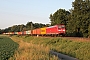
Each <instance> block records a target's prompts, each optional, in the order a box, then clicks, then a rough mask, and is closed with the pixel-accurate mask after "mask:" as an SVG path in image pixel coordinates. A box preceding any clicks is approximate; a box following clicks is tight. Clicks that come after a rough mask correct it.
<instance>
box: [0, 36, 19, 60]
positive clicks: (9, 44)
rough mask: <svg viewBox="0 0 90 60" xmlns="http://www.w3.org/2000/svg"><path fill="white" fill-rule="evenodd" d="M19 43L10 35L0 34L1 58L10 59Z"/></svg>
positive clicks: (1, 59) (0, 59) (3, 59)
mask: <svg viewBox="0 0 90 60" xmlns="http://www.w3.org/2000/svg"><path fill="white" fill-rule="evenodd" d="M17 48H18V44H17V43H16V42H14V41H13V40H11V39H10V38H8V37H4V36H0V60H8V59H9V58H10V57H12V56H13V55H14V52H15V50H16V49H17Z"/></svg>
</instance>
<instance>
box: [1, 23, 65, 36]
mask: <svg viewBox="0 0 90 60" xmlns="http://www.w3.org/2000/svg"><path fill="white" fill-rule="evenodd" d="M65 33H66V29H65V25H64V24H58V25H54V26H50V27H43V28H37V29H33V30H28V31H22V32H8V33H3V34H6V35H34V36H37V35H38V36H39V35H40V36H48V35H49V36H59V35H65Z"/></svg>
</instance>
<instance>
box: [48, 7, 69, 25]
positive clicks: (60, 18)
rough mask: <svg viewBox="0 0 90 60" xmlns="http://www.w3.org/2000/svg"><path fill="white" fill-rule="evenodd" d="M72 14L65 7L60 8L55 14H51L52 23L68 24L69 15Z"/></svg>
mask: <svg viewBox="0 0 90 60" xmlns="http://www.w3.org/2000/svg"><path fill="white" fill-rule="evenodd" d="M69 15H70V12H69V11H66V10H65V9H59V10H57V11H56V12H55V13H54V14H50V17H49V18H50V21H51V25H55V24H65V25H67V22H68V16H69Z"/></svg>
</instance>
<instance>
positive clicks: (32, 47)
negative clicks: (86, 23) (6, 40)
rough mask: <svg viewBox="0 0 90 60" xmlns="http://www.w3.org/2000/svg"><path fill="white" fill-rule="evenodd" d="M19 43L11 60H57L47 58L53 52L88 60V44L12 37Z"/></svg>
mask: <svg viewBox="0 0 90 60" xmlns="http://www.w3.org/2000/svg"><path fill="white" fill-rule="evenodd" d="M11 38H12V39H13V40H14V41H16V42H17V43H19V45H20V46H19V49H18V51H16V54H15V55H14V57H12V59H13V58H15V59H16V60H48V59H49V58H50V60H57V58H56V57H49V51H50V50H54V51H57V52H60V53H63V54H66V55H69V56H72V57H75V58H78V59H79V60H90V42H80V41H71V40H67V39H63V38H58V37H56V38H50V37H44V38H43V37H30V36H12V37H11Z"/></svg>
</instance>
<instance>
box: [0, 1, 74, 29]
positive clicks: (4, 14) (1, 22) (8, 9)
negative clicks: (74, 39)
mask: <svg viewBox="0 0 90 60" xmlns="http://www.w3.org/2000/svg"><path fill="white" fill-rule="evenodd" d="M73 1H74V0H61V1H60V0H0V29H5V28H8V27H11V26H13V25H19V24H24V25H25V24H26V23H27V22H31V21H32V22H33V23H43V24H50V19H49V16H50V14H53V13H54V12H56V11H57V10H58V9H65V10H69V9H71V8H72V2H73Z"/></svg>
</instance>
